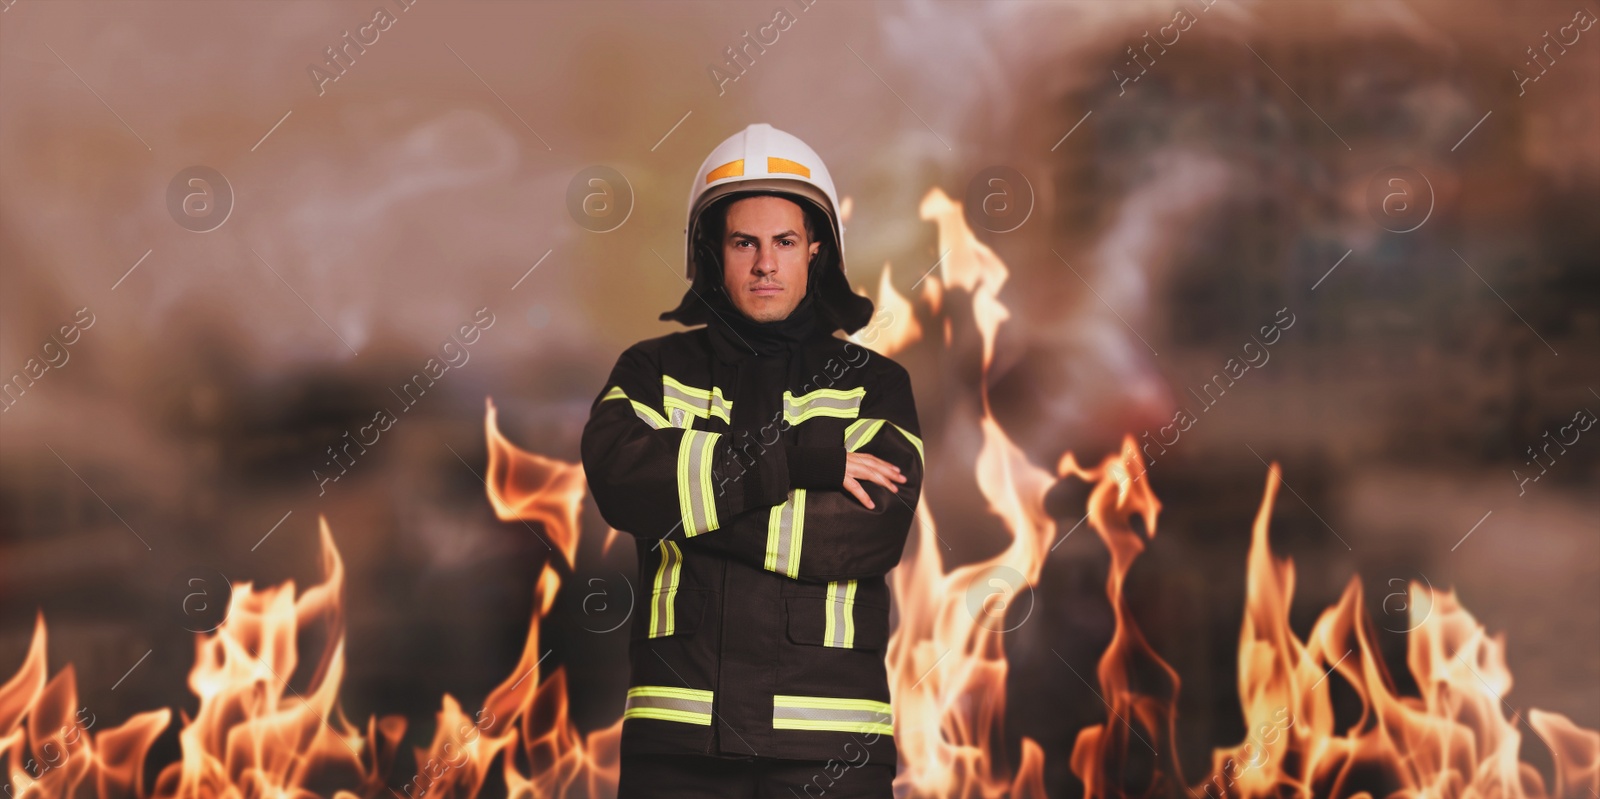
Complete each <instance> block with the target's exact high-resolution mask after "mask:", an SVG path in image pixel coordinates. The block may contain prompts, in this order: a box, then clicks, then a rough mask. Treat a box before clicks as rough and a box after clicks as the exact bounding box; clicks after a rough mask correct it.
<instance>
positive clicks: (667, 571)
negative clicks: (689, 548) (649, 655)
mask: <svg viewBox="0 0 1600 799" xmlns="http://www.w3.org/2000/svg"><path fill="white" fill-rule="evenodd" d="M682 572H683V550H681V549H679V548H678V544H677V542H675V541H662V542H661V564H660V565H659V566H657V567H656V579H655V584H654V585H653V586H652V588H651V591H650V637H651V638H655V637H657V636H662V635H672V633H673V632H674V631H675V630H676V623H677V615H676V613H675V607H676V605H675V602H674V600H676V599H677V597H678V578H679V576H680V575H681V574H682Z"/></svg>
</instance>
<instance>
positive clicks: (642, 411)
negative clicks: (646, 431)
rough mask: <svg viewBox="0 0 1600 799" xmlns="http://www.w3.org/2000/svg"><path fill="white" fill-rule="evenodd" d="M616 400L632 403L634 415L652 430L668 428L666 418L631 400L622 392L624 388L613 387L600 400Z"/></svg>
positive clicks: (647, 406) (652, 409)
mask: <svg viewBox="0 0 1600 799" xmlns="http://www.w3.org/2000/svg"><path fill="white" fill-rule="evenodd" d="M614 399H622V400H627V401H628V402H629V403H631V404H632V405H633V413H634V415H636V416H638V417H639V418H640V419H643V420H644V423H645V424H647V425H650V426H651V427H652V428H654V429H656V430H660V429H661V428H663V427H667V426H668V425H667V419H666V417H665V416H662V415H661V414H660V413H658V412H656V409H654V408H652V407H650V406H649V405H646V404H644V403H642V402H640V401H638V400H636V399H632V398H630V397H629V396H628V393H627V392H626V391H623V390H622V386H612V387H611V390H610V391H607V392H606V394H605V396H603V397H601V398H600V401H601V402H605V401H606V400H614Z"/></svg>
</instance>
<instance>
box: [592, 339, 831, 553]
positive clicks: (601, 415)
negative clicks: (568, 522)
mask: <svg viewBox="0 0 1600 799" xmlns="http://www.w3.org/2000/svg"><path fill="white" fill-rule="evenodd" d="M663 395H664V389H663V387H662V372H661V367H660V365H659V363H658V362H657V361H656V359H655V358H654V357H653V356H652V354H651V353H650V352H649V351H648V350H647V349H646V348H645V347H642V346H641V345H638V344H636V345H634V346H633V347H630V348H628V349H627V350H626V351H624V352H623V353H622V355H621V356H620V357H619V358H618V359H617V363H616V366H615V367H613V368H612V370H611V376H610V378H609V379H608V380H607V381H606V385H605V387H604V389H602V391H601V392H600V395H599V396H598V397H596V398H595V400H594V403H593V404H592V405H591V406H590V410H589V419H588V421H587V422H586V423H585V424H584V427H583V435H582V440H581V443H580V445H579V446H580V450H581V452H582V461H583V469H584V475H585V477H586V478H587V480H588V483H589V493H590V495H591V496H593V497H594V500H595V505H596V506H598V507H599V509H600V516H601V517H602V518H604V519H605V520H606V522H607V523H608V524H610V525H611V526H612V527H615V528H617V529H618V530H621V531H623V532H625V533H631V534H632V535H634V536H636V537H639V538H651V539H657V538H661V539H669V540H674V541H682V540H685V539H689V538H693V537H695V536H699V535H703V534H705V533H709V532H712V531H714V530H718V529H721V528H722V526H723V524H724V523H725V522H727V521H728V520H731V519H732V518H734V517H735V516H738V515H739V514H741V513H744V512H746V511H748V510H751V509H753V508H762V507H767V506H771V505H774V504H777V503H779V502H782V501H784V497H785V496H786V495H787V493H788V492H789V490H790V475H789V462H790V457H789V454H788V453H787V452H786V450H785V449H784V448H783V447H782V446H781V445H780V446H777V447H768V448H761V449H760V450H759V451H756V452H751V451H750V448H748V447H747V448H746V450H745V452H744V453H743V457H741V456H740V455H741V453H738V452H736V451H735V450H734V446H733V443H732V442H731V441H729V440H726V438H727V437H725V436H723V435H722V434H720V433H714V432H708V431H702V430H691V429H688V428H687V427H686V426H685V427H679V426H676V425H674V424H672V423H671V422H670V421H668V419H667V417H666V416H665V415H664V410H665V405H664V403H663ZM841 470H842V466H841Z"/></svg>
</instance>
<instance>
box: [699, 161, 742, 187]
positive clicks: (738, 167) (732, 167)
mask: <svg viewBox="0 0 1600 799" xmlns="http://www.w3.org/2000/svg"><path fill="white" fill-rule="evenodd" d="M743 174H744V159H743V158H741V159H739V160H737V161H729V162H728V163H726V164H723V165H722V166H719V167H717V168H716V169H713V170H711V171H710V172H707V173H706V182H707V183H715V182H716V181H719V180H722V179H723V178H736V177H739V176H741V175H743Z"/></svg>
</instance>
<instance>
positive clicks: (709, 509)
mask: <svg viewBox="0 0 1600 799" xmlns="http://www.w3.org/2000/svg"><path fill="white" fill-rule="evenodd" d="M721 435H722V434H721V433H708V432H705V431H703V430H684V431H683V441H682V442H681V443H680V444H679V445H678V511H679V513H680V514H681V515H682V518H683V535H684V537H686V538H687V537H693V536H697V535H700V534H701V533H705V532H709V531H711V530H715V529H717V528H718V527H720V526H721V525H719V524H718V523H717V503H716V497H715V495H713V494H712V493H711V461H712V457H713V455H714V453H715V448H716V444H717V439H718V438H719V437H720V436H721Z"/></svg>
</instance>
